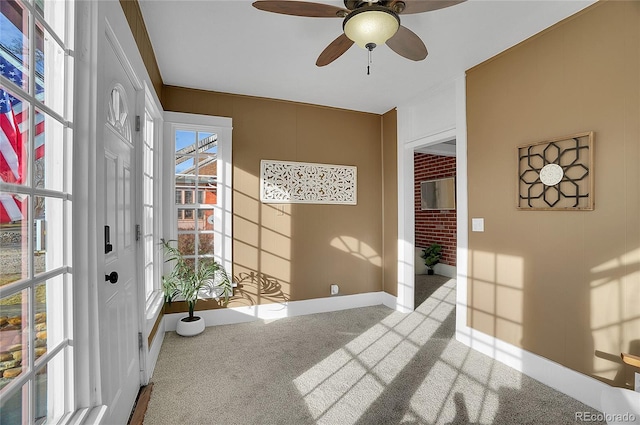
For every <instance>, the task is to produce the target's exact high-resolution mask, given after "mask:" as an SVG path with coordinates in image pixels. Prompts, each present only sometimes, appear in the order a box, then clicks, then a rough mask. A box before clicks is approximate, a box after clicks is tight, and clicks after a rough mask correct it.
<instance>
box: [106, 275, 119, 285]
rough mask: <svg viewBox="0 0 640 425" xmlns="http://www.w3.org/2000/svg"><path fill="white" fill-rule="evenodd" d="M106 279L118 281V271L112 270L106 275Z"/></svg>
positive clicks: (113, 281)
mask: <svg viewBox="0 0 640 425" xmlns="http://www.w3.org/2000/svg"><path fill="white" fill-rule="evenodd" d="M104 280H105V281H107V282H111V283H117V282H118V272H111V273H109V274H105V275H104Z"/></svg>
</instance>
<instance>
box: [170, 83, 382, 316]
mask: <svg viewBox="0 0 640 425" xmlns="http://www.w3.org/2000/svg"><path fill="white" fill-rule="evenodd" d="M163 92H164V104H165V109H166V110H168V111H176V112H190V113H199V114H208V115H216V116H227V117H231V118H232V119H233V193H234V195H233V211H234V212H233V235H234V241H233V258H234V269H233V274H234V275H235V276H236V278H238V279H239V281H240V284H241V285H242V288H241V291H239V292H240V293H241V294H242V299H238V300H234V301H232V302H231V303H230V305H231V306H233V305H247V304H264V303H269V302H281V301H284V300H291V301H294V300H305V299H311V298H319V297H326V296H328V295H329V285H331V284H332V283H337V284H339V285H340V293H342V294H356V293H363V292H372V291H381V290H382V230H381V229H382V177H381V176H382V149H381V140H382V133H381V131H382V129H381V117H380V116H379V115H376V114H367V113H361V112H353V111H347V110H339V109H332V108H326V107H320V106H313V105H306V104H298V103H293V102H285V101H278V100H271V99H263V98H255V97H248V96H238V95H230V94H222V93H214V92H205V91H199V90H192V89H185V88H178V87H170V86H165V87H164V89H163ZM262 159H273V160H283V161H300V162H315V163H325V164H341V165H355V166H357V167H358V204H357V205H356V206H348V205H307V204H286V205H283V206H281V207H280V208H278V206H276V205H266V204H262V203H261V202H260V197H259V183H260V178H259V172H260V160H262ZM259 287H260V288H261V289H259Z"/></svg>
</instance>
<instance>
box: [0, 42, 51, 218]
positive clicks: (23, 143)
mask: <svg viewBox="0 0 640 425" xmlns="http://www.w3.org/2000/svg"><path fill="white" fill-rule="evenodd" d="M22 68H23V66H22V63H21V61H20V60H19V59H18V58H17V57H15V55H12V54H11V53H9V52H7V51H6V50H5V49H2V50H0V75H2V76H3V77H6V78H8V79H9V80H11V81H13V82H14V83H16V85H18V86H22V85H23V79H24V73H23V71H22ZM36 80H37V82H36V98H38V99H41V98H42V97H43V93H44V90H43V85H42V79H41V78H37V77H36ZM28 118H29V108H28V105H27V104H26V103H24V102H22V101H21V100H20V99H18V98H17V97H16V96H14V95H12V94H11V93H10V92H9V91H8V89H7V88H5V87H2V86H0V130H1V131H0V179H1V180H2V182H5V183H14V184H23V183H24V179H25V178H26V176H27V172H26V171H27V164H28V160H29V154H28V152H27V145H28V140H29V139H28V133H29V119H28ZM35 120H36V121H35V130H36V131H35V138H34V153H35V159H36V160H38V159H40V158H42V157H43V156H44V116H43V114H41V113H38V112H36V116H35ZM25 209H26V202H24V201H23V199H22V197H21V196H19V195H11V194H7V193H2V194H0V223H9V222H14V221H20V220H22V219H23V217H24V212H25Z"/></svg>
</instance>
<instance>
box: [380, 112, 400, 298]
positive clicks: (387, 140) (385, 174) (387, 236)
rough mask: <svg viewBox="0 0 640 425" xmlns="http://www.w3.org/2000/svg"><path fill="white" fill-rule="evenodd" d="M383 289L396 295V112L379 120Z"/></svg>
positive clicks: (389, 113)
mask: <svg viewBox="0 0 640 425" xmlns="http://www.w3.org/2000/svg"><path fill="white" fill-rule="evenodd" d="M382 189H383V192H382V193H383V198H382V204H383V206H382V214H383V217H382V220H383V221H382V226H383V227H382V232H383V233H382V238H383V264H384V269H383V275H382V279H383V289H384V291H385V292H387V293H389V294H391V295H393V296H397V295H398V111H397V110H396V109H392V110H390V111H388V112H387V113H385V114H384V115H383V116H382Z"/></svg>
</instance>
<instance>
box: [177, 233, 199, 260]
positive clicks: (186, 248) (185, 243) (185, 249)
mask: <svg viewBox="0 0 640 425" xmlns="http://www.w3.org/2000/svg"><path fill="white" fill-rule="evenodd" d="M178 249H179V250H180V252H181V253H182V255H194V254H195V253H196V235H194V234H192V233H187V234H181V235H178Z"/></svg>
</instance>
